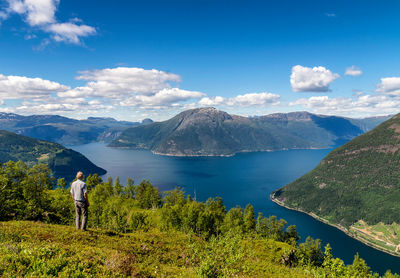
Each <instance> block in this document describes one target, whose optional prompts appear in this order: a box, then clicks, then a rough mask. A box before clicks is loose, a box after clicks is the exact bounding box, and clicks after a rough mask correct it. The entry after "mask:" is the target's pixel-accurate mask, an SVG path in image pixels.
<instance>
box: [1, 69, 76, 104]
mask: <svg viewBox="0 0 400 278" xmlns="http://www.w3.org/2000/svg"><path fill="white" fill-rule="evenodd" d="M68 89H69V87H68V86H65V85H62V84H60V83H57V82H53V81H49V80H45V79H41V78H29V77H25V76H13V75H9V76H5V75H2V74H0V97H2V98H4V99H32V98H43V97H48V96H50V95H51V94H52V93H55V92H62V91H66V90H68Z"/></svg>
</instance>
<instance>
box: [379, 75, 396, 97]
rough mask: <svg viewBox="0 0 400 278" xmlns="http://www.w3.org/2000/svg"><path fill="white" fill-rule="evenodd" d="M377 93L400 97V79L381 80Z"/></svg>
mask: <svg viewBox="0 0 400 278" xmlns="http://www.w3.org/2000/svg"><path fill="white" fill-rule="evenodd" d="M376 91H377V92H379V93H382V94H387V95H397V96H399V95H400V77H385V78H381V83H380V84H378V85H377V89H376Z"/></svg>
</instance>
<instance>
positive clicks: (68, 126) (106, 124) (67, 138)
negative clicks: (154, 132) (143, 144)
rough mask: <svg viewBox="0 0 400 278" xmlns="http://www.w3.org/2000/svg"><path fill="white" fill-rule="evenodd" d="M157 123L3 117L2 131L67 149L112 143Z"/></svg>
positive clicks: (1, 121)
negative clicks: (128, 132) (127, 132)
mask: <svg viewBox="0 0 400 278" xmlns="http://www.w3.org/2000/svg"><path fill="white" fill-rule="evenodd" d="M151 122H153V121H152V120H151V119H145V120H143V121H142V122H128V121H117V120H115V119H113V118H106V117H89V118H87V119H86V120H77V119H71V118H67V117H62V116H58V115H31V116H22V115H18V114H13V113H0V128H1V129H4V130H8V131H12V132H15V133H18V134H21V135H26V136H29V137H32V138H36V139H41V140H47V141H51V142H56V143H60V144H63V145H78V144H86V143H90V142H95V141H105V142H110V141H112V140H113V139H115V138H117V137H118V136H119V135H120V134H121V133H122V131H123V130H125V129H127V128H129V127H133V126H139V125H141V124H147V123H151Z"/></svg>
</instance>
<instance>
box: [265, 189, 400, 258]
mask: <svg viewBox="0 0 400 278" xmlns="http://www.w3.org/2000/svg"><path fill="white" fill-rule="evenodd" d="M269 197H270V199H271V201H272V202H274V203H275V204H277V205H279V206H281V207H284V208H286V209H289V210H294V211H298V212H301V213H304V214H307V215H308V216H311V217H312V218H314V219H316V220H318V221H320V222H322V223H324V224H327V225H329V226H332V227H334V228H336V229H339V230H340V231H342V232H343V233H345V234H346V235H347V236H349V237H351V238H353V239H355V240H357V241H359V242H361V243H363V244H365V245H367V246H369V247H371V248H374V249H376V250H378V251H381V252H384V253H386V254H389V255H392V256H393V257H400V254H398V253H394V252H393V251H391V250H387V249H384V248H383V247H381V246H379V245H376V244H375V243H373V242H370V241H368V240H366V239H364V238H362V237H360V236H357V234H356V232H355V233H351V232H349V230H348V229H347V228H345V227H343V226H341V225H336V224H332V223H330V222H329V221H328V220H326V219H324V218H322V217H319V216H318V215H316V214H314V213H312V212H310V213H309V212H305V211H303V210H301V209H295V208H292V207H289V206H288V205H286V204H285V203H284V202H282V201H279V200H278V199H276V198H275V193H274V192H273V193H271V194H270V196H269Z"/></svg>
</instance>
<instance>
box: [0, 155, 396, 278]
mask: <svg viewBox="0 0 400 278" xmlns="http://www.w3.org/2000/svg"><path fill="white" fill-rule="evenodd" d="M86 184H87V186H88V191H89V192H88V195H89V201H90V207H89V230H88V231H87V232H82V231H75V229H74V228H73V227H72V225H71V223H73V222H74V208H73V203H72V200H71V196H70V194H69V190H68V189H67V187H68V186H67V184H66V182H65V180H64V179H58V180H57V181H55V180H54V179H53V178H52V177H51V175H50V171H49V169H48V168H47V167H46V166H45V165H36V166H33V167H32V168H30V167H28V166H27V165H26V164H24V163H22V162H17V163H15V162H8V163H6V164H3V165H1V167H0V186H1V187H2V190H1V191H0V220H1V221H3V222H1V223H0V275H1V276H5V277H13V276H15V277H23V276H30V277H38V276H39V277H56V276H58V277H60V276H62V277H69V276H74V277H110V276H112V277H132V276H134V277H171V276H184V277H235V276H238V277H378V275H377V274H373V273H372V272H371V271H370V269H369V267H368V266H367V265H366V264H365V262H364V261H363V260H362V259H361V258H359V257H358V256H357V255H356V256H355V258H354V262H353V264H352V265H349V266H345V265H344V264H343V261H342V260H340V259H338V258H333V256H332V254H331V248H330V247H329V245H327V246H326V247H325V250H324V251H323V250H322V247H321V243H320V241H319V240H314V239H311V238H307V240H306V241H305V242H304V243H299V242H298V240H299V237H298V234H297V232H296V227H295V226H287V223H286V222H285V221H284V220H283V219H280V220H278V219H277V218H276V217H274V216H270V217H264V216H263V215H262V214H258V216H257V217H256V216H255V212H254V209H253V207H252V206H251V205H247V206H246V208H244V209H243V208H241V207H235V208H232V209H230V210H229V211H227V210H226V208H225V206H224V205H223V200H222V199H220V198H210V199H208V200H207V202H205V203H202V202H197V201H195V200H193V199H192V198H191V197H190V196H188V195H185V194H184V192H183V191H182V190H180V189H179V188H177V189H175V190H172V191H169V192H164V193H160V192H159V191H158V189H157V188H155V187H154V186H153V185H152V184H151V183H150V182H149V181H146V180H144V181H142V182H140V184H135V183H134V181H133V180H132V179H130V178H129V179H128V180H127V182H126V184H125V186H123V185H122V184H121V182H120V181H119V179H118V177H116V178H115V180H114V181H113V180H112V179H111V178H109V179H108V180H107V181H105V182H104V181H102V180H101V178H100V177H99V176H98V175H90V176H88V177H87V178H86ZM29 220H30V221H36V222H29ZM45 223H47V224H45ZM60 224H64V225H60ZM384 277H387V278H389V277H399V276H398V275H393V274H391V273H390V272H387V273H386V274H385V276H384Z"/></svg>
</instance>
